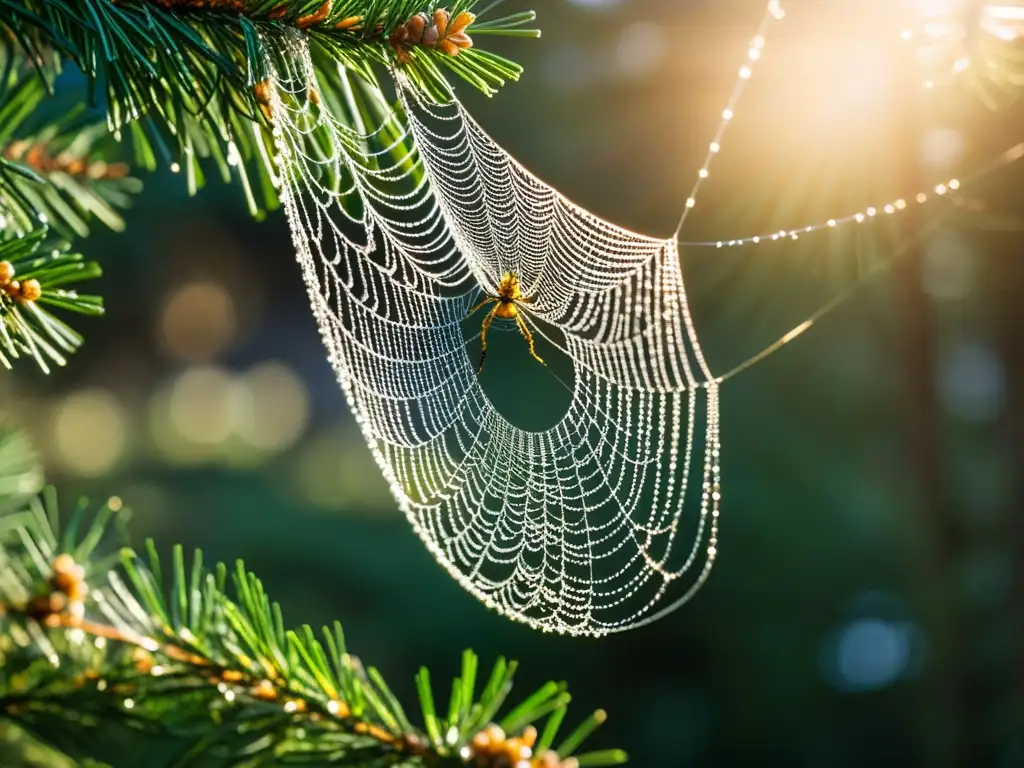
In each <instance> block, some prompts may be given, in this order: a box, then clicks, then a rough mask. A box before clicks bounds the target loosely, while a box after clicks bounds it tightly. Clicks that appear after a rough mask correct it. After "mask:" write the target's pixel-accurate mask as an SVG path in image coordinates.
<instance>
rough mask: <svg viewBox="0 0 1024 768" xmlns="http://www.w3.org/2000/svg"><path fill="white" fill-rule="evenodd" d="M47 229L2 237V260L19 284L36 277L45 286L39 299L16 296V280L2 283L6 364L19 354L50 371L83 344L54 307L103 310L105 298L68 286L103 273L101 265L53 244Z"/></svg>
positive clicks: (0, 348)
mask: <svg viewBox="0 0 1024 768" xmlns="http://www.w3.org/2000/svg"><path fill="white" fill-rule="evenodd" d="M47 233H48V230H47V228H46V227H38V228H37V229H34V230H32V231H31V232H29V233H28V234H26V235H24V236H22V237H17V238H14V239H3V238H2V237H0V263H6V264H9V265H11V267H13V273H14V278H15V279H16V280H17V282H18V283H20V284H22V285H24V284H25V283H27V282H29V281H36V282H37V283H38V285H39V288H40V296H39V298H38V299H36V300H32V301H24V300H21V299H19V298H18V297H17V296H15V295H12V291H11V290H10V289H12V288H13V285H14V282H13V281H12V282H8V283H7V285H6V287H5V286H0V364H2V365H3V366H4V367H6V368H11V367H12V365H13V361H14V360H16V359H18V358H21V357H30V358H32V359H33V360H35V361H36V363H37V364H38V365H39V367H40V368H41V369H42V370H43V371H44V372H48V371H49V369H50V366H51V365H53V364H56V365H64V364H65V363H66V362H67V359H66V357H65V355H67V354H69V353H71V352H74V351H75V350H76V349H77V348H78V347H79V346H80V345H81V343H82V337H81V336H80V335H79V334H78V333H76V332H75V331H74V330H72V329H71V328H70V327H69V326H68V325H67V324H66V323H64V322H63V321H62V320H60V319H59V318H58V317H56V316H55V315H54V314H53V313H52V311H51V310H52V309H60V310H65V311H69V312H76V313H78V314H83V315H100V314H103V300H102V299H101V298H100V297H98V296H92V295H87V294H80V293H78V291H77V290H75V289H74V288H73V287H69V286H73V285H76V284H78V283H80V282H82V281H85V280H91V279H93V278H96V277H99V276H100V268H99V265H98V264H97V263H96V262H94V261H86V260H85V259H83V258H82V256H80V255H79V254H75V253H68V252H67V251H65V250H63V249H62V248H60V247H52V244H48V242H47ZM5 288H6V289H5Z"/></svg>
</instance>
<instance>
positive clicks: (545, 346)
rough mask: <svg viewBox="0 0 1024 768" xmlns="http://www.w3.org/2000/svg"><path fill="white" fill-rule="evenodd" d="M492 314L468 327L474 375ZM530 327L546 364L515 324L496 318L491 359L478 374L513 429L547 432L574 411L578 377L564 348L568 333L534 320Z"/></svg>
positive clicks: (481, 314)
mask: <svg viewBox="0 0 1024 768" xmlns="http://www.w3.org/2000/svg"><path fill="white" fill-rule="evenodd" d="M486 314H487V313H486V312H485V311H480V312H478V313H477V314H475V315H473V317H471V318H469V319H467V320H466V321H465V322H464V323H463V336H464V337H465V339H466V354H467V355H468V356H469V361H470V364H471V365H472V366H473V369H474V370H476V368H477V367H478V366H479V365H480V327H481V324H482V323H483V319H484V317H486ZM527 323H528V325H529V326H530V330H531V331H532V332H533V338H534V343H535V345H536V350H537V354H538V355H539V356H540V357H541V358H542V359H543V360H544V362H545V363H546V365H541V364H540V363H538V362H537V361H536V360H534V359H533V358H532V357H530V348H529V345H528V344H527V343H526V339H524V338H523V336H522V334H520V333H519V329H518V328H517V327H516V322H515V320H506V319H500V318H495V319H494V322H493V323H491V329H490V330H489V331H488V333H487V360H486V362H485V364H484V369H483V371H482V372H481V373H479V374H477V375H478V377H479V381H480V385H481V387H483V390H484V393H485V394H486V395H487V397H488V399H490V401H491V403H492V404H493V405H494V407H495V408H496V409H497V411H498V413H500V414H501V415H502V416H504V417H505V419H507V420H508V422H509V423H510V424H512V425H513V426H515V427H518V428H519V429H524V430H527V431H529V432H542V431H544V430H547V429H550V428H551V427H553V426H555V425H556V424H557V423H558V422H559V421H560V420H561V419H562V417H563V416H564V415H565V413H566V411H568V410H569V405H570V404H571V403H572V396H573V389H574V387H575V383H576V377H575V371H574V369H573V365H572V361H570V360H569V358H568V357H567V356H566V355H565V354H564V353H563V352H562V351H561V350H560V349H559V347H564V346H565V337H564V336H563V335H562V332H561V331H560V330H558V329H557V328H554V327H553V326H550V325H548V324H547V323H542V322H540V321H538V320H536V319H534V318H532V317H531V318H529V319H528V320H527ZM549 339H550V341H549ZM556 345H557V346H556Z"/></svg>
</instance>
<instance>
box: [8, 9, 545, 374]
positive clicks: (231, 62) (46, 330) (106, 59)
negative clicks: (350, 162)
mask: <svg viewBox="0 0 1024 768" xmlns="http://www.w3.org/2000/svg"><path fill="white" fill-rule="evenodd" d="M475 5H476V0H454V1H453V3H452V5H451V6H450V7H449V8H448V10H449V11H451V13H452V14H453V15H455V14H459V13H461V12H463V11H470V10H471V9H473V8H474V7H475ZM439 7H440V4H439V3H438V2H437V0H334V2H331V0H328V2H319V1H317V0H208V1H207V2H197V1H196V0H118V1H117V2H114V1H112V0H82V2H77V3H68V2H65V0H0V243H2V245H0V248H2V249H3V251H4V252H5V253H7V254H8V255H6V256H4V257H3V258H4V259H7V260H8V261H14V260H15V259H17V260H18V263H17V264H16V265H15V266H16V267H18V274H19V277H25V278H32V279H36V280H38V281H39V282H40V284H41V285H42V288H43V295H42V297H41V298H40V300H39V301H38V302H34V301H33V302H19V301H16V300H15V299H14V298H12V297H11V296H8V295H4V294H0V363H2V364H3V365H4V366H5V367H10V366H11V364H12V360H13V359H16V358H18V357H22V356H25V355H28V356H31V357H32V358H34V359H35V360H36V362H37V363H38V364H39V366H40V368H42V369H43V370H44V371H47V370H49V367H50V366H51V365H52V364H54V363H56V364H58V365H61V364H63V363H64V362H65V356H66V355H67V354H68V353H69V352H71V351H73V350H74V349H75V348H76V347H77V346H78V345H79V344H80V343H81V338H80V337H79V336H78V334H77V333H75V332H74V331H73V330H72V329H70V328H69V327H68V326H67V325H65V324H64V323H63V322H62V321H60V320H57V319H56V318H55V317H54V316H53V315H52V314H50V313H49V312H48V311H47V309H46V308H45V307H44V305H48V306H50V307H60V308H63V309H67V310H71V311H76V312H84V313H92V314H96V313H99V312H100V311H101V304H100V302H99V299H97V298H95V297H89V296H78V295H77V294H76V293H74V292H73V291H68V290H64V289H63V288H60V289H59V290H58V286H63V285H64V284H65V283H67V281H68V280H71V279H76V280H82V279H87V278H89V277H94V276H96V275H98V274H99V272H98V268H97V267H96V265H95V264H93V263H91V262H83V261H81V259H79V258H78V257H77V256H69V255H66V254H63V253H62V249H63V248H64V247H65V246H64V245H63V244H59V246H58V248H57V250H55V252H54V255H53V256H52V257H48V258H42V257H39V256H38V255H37V251H38V250H39V249H40V247H41V236H38V237H37V236H34V235H31V233H32V232H33V231H34V230H36V228H37V227H39V225H40V224H48V225H49V226H51V227H52V228H53V230H54V231H55V232H56V233H58V234H59V235H61V236H62V237H64V238H65V239H70V238H72V237H74V236H83V235H85V234H87V233H88V231H89V220H90V218H91V217H96V218H97V219H99V220H100V221H101V222H102V223H103V224H105V225H106V226H108V227H110V228H111V229H114V230H120V229H122V228H123V226H124V222H123V220H122V219H121V217H120V215H119V214H118V213H117V211H118V210H119V209H123V208H125V207H126V206H127V205H128V204H129V203H130V201H131V197H132V195H134V194H135V193H137V192H138V191H139V189H140V187H141V184H140V182H139V181H138V180H137V179H135V178H133V177H131V176H130V175H129V172H128V166H127V165H125V164H124V163H122V162H119V161H118V159H117V154H118V147H117V145H116V143H115V142H112V141H110V140H109V139H110V137H111V135H112V136H113V137H114V138H117V139H121V138H130V147H131V154H132V158H133V159H132V165H133V167H135V168H143V169H148V170H155V169H156V168H158V167H160V166H161V165H169V166H170V167H171V168H172V169H174V170H179V171H182V172H183V173H184V176H185V178H186V183H187V185H188V189H189V192H190V193H195V192H196V191H197V190H199V189H200V188H201V187H202V186H203V185H204V184H205V183H206V175H207V173H208V172H209V171H210V169H211V167H212V169H213V172H215V173H217V174H219V176H220V177H221V178H222V179H223V180H224V181H230V180H232V179H236V180H237V181H238V182H240V184H241V187H242V189H243V191H244V194H245V196H246V200H247V202H248V206H249V209H250V211H251V212H252V213H253V215H254V216H256V217H262V216H263V215H264V214H265V212H266V211H268V210H272V209H273V208H275V207H276V206H277V205H278V199H277V190H276V188H275V182H274V179H275V175H274V168H273V163H274V161H273V159H272V158H273V157H274V155H275V150H274V146H273V137H272V132H271V124H270V123H269V121H268V117H267V115H266V114H264V110H265V109H266V104H265V103H261V101H260V98H259V93H260V88H259V86H260V84H262V83H264V81H265V80H266V79H267V75H268V67H269V66H270V65H271V64H272V63H274V62H275V61H276V62H280V61H282V60H283V59H284V58H287V57H290V56H291V55H293V53H294V45H295V43H296V42H302V43H307V42H308V43H309V47H310V51H311V55H312V60H313V62H314V65H315V68H316V73H317V76H318V80H319V81H320V82H321V84H322V85H321V89H322V90H323V94H322V95H321V94H318V97H319V98H322V99H323V102H324V105H325V108H327V109H330V110H331V113H332V115H335V116H336V117H337V118H338V119H341V120H343V121H345V122H346V124H348V125H349V126H350V127H352V128H353V129H354V131H355V133H354V134H353V138H352V140H353V141H358V140H359V139H358V138H356V134H358V133H359V132H361V129H364V128H365V127H366V126H374V127H376V126H377V125H379V124H380V122H381V119H382V116H383V110H382V105H383V104H384V102H383V99H382V95H381V88H380V84H379V83H378V81H377V79H376V74H375V69H374V67H375V66H385V67H393V66H400V67H402V68H403V69H404V70H405V72H406V73H407V74H408V76H409V78H410V80H411V81H412V82H413V83H414V84H415V85H416V86H418V87H420V88H422V89H423V90H424V91H426V92H429V93H431V94H433V95H435V96H442V97H443V96H444V95H445V94H450V91H449V90H448V86H447V84H446V82H445V80H444V76H445V74H444V73H446V72H447V73H451V74H454V75H456V76H457V77H459V78H461V79H463V80H465V81H466V82H468V83H470V84H471V85H472V86H473V87H475V88H477V89H479V90H481V91H483V92H484V93H488V94H490V93H493V92H494V91H495V89H496V88H498V87H500V86H501V85H503V84H504V83H505V82H507V81H508V80H514V79H517V78H518V77H519V74H520V72H521V68H520V67H519V66H518V65H516V64H514V63H512V62H510V61H507V60H506V59H504V58H502V57H500V56H497V55H496V54H493V53H490V52H488V51H484V50H481V49H480V48H478V47H473V48H470V49H467V50H461V51H460V52H459V53H458V55H457V56H452V55H449V54H448V53H445V52H443V51H441V50H440V49H428V48H426V47H423V46H411V47H405V48H402V50H401V56H400V51H399V49H398V48H396V47H395V46H394V45H392V43H391V42H390V41H389V38H390V36H391V34H392V32H394V30H395V29H396V28H397V27H399V26H401V25H403V24H405V23H406V22H407V21H408V20H409V19H410V18H412V17H413V16H414V15H416V14H417V13H420V12H427V13H429V14H432V13H433V12H434V11H436V10H437V9H438V8H439ZM532 19H533V14H531V13H526V14H515V15H513V16H508V17H505V18H501V19H481V20H478V21H476V22H474V24H473V25H471V26H470V31H471V32H472V33H473V34H480V35H488V34H490V35H502V34H505V35H509V34H511V35H533V34H536V33H535V32H534V31H532V30H528V29H523V25H525V24H528V23H529V22H530V21H532ZM69 64H70V65H72V66H73V67H74V68H77V69H78V70H80V71H81V73H82V74H84V75H85V80H86V83H87V88H88V101H89V103H90V104H92V105H102V106H103V107H104V108H105V110H106V113H107V120H106V122H105V124H104V123H102V122H100V123H96V122H94V121H90V120H89V119H88V117H87V114H86V113H87V110H86V109H85V108H84V106H82V105H81V104H79V105H78V106H77V107H76V108H75V109H73V110H71V111H69V112H66V113H65V114H63V115H62V116H61V117H59V118H58V119H56V120H51V121H46V120H43V119H40V117H39V111H40V107H41V106H42V105H43V104H44V99H45V98H46V96H47V95H48V94H49V93H51V92H52V91H53V90H54V86H55V83H56V80H57V78H58V77H59V76H60V74H61V73H62V72H63V71H65V69H66V68H67V66H68V65H69ZM377 138H378V139H381V138H387V139H394V140H393V141H392V143H393V146H392V147H391V149H390V151H392V152H395V153H405V154H406V155H408V153H409V152H411V147H410V145H409V143H408V140H406V139H403V140H401V141H399V140H397V139H396V138H395V137H391V136H387V135H386V132H384V133H378V136H377ZM308 140H309V149H310V151H313V152H315V151H318V149H317V142H319V141H322V140H323V137H322V136H320V135H318V134H317V133H315V132H314V133H313V134H311V135H310V136H309V137H308ZM387 182H388V180H387V179H382V180H381V183H382V184H387ZM335 183H337V184H345V183H346V180H345V179H339V180H335ZM342 188H344V187H342ZM351 204H352V205H358V204H359V201H358V200H356V199H355V196H353V199H352V201H351ZM22 236H27V237H26V238H25V241H24V242H23V243H21V244H17V243H12V242H10V240H11V238H12V237H22ZM55 245H57V244H55ZM48 247H49V246H48ZM26 259H29V260H30V262H31V263H30V265H28V268H29V269H30V273H29V274H23V268H24V267H25V266H26V262H25V260H26Z"/></svg>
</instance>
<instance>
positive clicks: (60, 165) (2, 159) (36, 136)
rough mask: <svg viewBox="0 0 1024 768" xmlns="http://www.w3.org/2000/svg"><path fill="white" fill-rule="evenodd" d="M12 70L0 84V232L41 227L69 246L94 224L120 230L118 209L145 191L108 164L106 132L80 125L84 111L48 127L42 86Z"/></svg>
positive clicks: (123, 168)
mask: <svg viewBox="0 0 1024 768" xmlns="http://www.w3.org/2000/svg"><path fill="white" fill-rule="evenodd" d="M3 63H4V58H3V56H0V67H2V65H3ZM10 70H11V71H10V74H9V76H8V78H7V79H6V81H4V80H0V105H2V106H0V218H2V220H0V229H5V228H7V227H10V228H11V229H13V230H14V231H16V232H27V231H29V230H31V229H33V228H34V227H36V226H38V223H39V221H40V220H42V221H45V222H47V223H48V224H49V225H50V226H51V227H53V229H54V230H55V231H56V232H58V233H59V234H60V235H62V236H63V237H64V238H66V239H69V240H70V239H71V238H73V237H75V236H79V237H84V236H85V235H87V234H88V233H89V219H90V218H92V217H93V216H95V217H96V218H98V219H99V220H100V221H101V222H102V223H103V224H104V225H106V226H107V227H109V228H110V229H113V230H115V231H121V230H122V229H124V221H123V219H122V218H121V216H120V215H119V214H118V213H117V209H119V208H126V207H127V206H128V205H129V204H130V202H131V198H132V196H133V195H135V194H137V193H138V192H139V191H141V188H142V184H141V182H139V180H138V179H135V178H132V177H131V176H130V175H129V168H128V166H127V165H126V164H125V163H123V162H117V161H114V160H113V159H112V156H113V155H114V152H113V151H112V150H113V149H116V145H115V147H111V146H110V139H109V134H108V132H107V129H106V126H105V125H104V124H103V123H97V122H95V121H93V120H89V119H87V118H85V117H84V114H83V113H84V107H83V106H82V105H81V104H79V105H77V106H76V107H73V108H72V109H70V110H66V111H65V112H64V113H63V114H62V115H61V116H60V117H59V118H58V119H56V120H55V121H53V122H49V123H47V122H46V121H44V120H41V119H39V118H38V116H37V109H38V108H39V106H40V104H41V102H42V101H43V99H44V98H45V96H46V88H45V84H44V82H43V81H42V80H40V79H39V78H38V77H37V76H35V75H32V74H31V73H28V74H19V73H18V72H17V70H16V69H14V68H13V67H11V68H10Z"/></svg>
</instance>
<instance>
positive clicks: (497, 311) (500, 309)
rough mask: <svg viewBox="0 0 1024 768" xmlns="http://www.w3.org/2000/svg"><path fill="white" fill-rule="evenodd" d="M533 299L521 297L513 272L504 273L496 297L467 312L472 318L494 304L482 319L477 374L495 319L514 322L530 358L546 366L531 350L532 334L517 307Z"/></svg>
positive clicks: (479, 370)
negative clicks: (528, 346) (488, 330)
mask: <svg viewBox="0 0 1024 768" xmlns="http://www.w3.org/2000/svg"><path fill="white" fill-rule="evenodd" d="M533 298H534V297H532V296H530V297H526V296H523V294H522V291H521V289H520V288H519V278H518V277H517V276H516V273H515V272H506V273H505V274H504V275H502V276H501V282H499V283H498V295H497V296H489V297H487V298H486V299H484V300H483V301H481V302H480V303H479V304H477V305H476V306H475V307H473V308H472V309H471V310H469V314H468V315H466V317H472V316H473V315H474V314H475V313H476V311H477V310H479V309H482V308H483V307H486V306H487V305H488V304H494V309H492V310H491V311H490V312H488V313H487V317H485V318H484V324H483V331H482V332H481V333H480V347H481V349H480V367H479V368H478V369H477V373H480V372H481V371H482V370H483V369H484V358H485V357H487V329H488V328H490V327H491V322H492V321H493V320H494V318H495V317H503V318H507V319H509V320H515V321H516V325H518V326H519V332H520V333H522V334H523V338H524V339H526V343H527V344H529V345H530V356H531V357H532V358H533V359H534V360H536V361H537V362H538V363H540V364H541V365H546V363H545V362H544V361H543V360H541V358H540V357H538V356H537V352H536V351H535V350H534V348H533V334H532V333H530V329H529V328H527V327H526V321H524V320H523V316H522V315H521V314H520V313H519V305H520V304H529V303H531V302H532V301H533Z"/></svg>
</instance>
